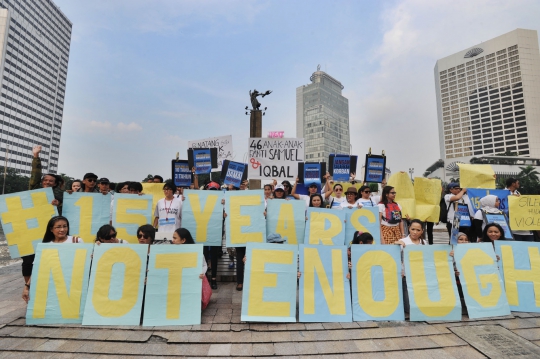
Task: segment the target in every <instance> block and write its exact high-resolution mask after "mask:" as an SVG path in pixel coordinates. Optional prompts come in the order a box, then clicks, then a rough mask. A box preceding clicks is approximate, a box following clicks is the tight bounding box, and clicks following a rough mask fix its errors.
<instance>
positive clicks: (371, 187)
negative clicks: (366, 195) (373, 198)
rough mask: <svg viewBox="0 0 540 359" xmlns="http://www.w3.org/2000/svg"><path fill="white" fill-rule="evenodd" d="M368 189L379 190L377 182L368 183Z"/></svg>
mask: <svg viewBox="0 0 540 359" xmlns="http://www.w3.org/2000/svg"><path fill="white" fill-rule="evenodd" d="M368 186H369V189H370V191H371V192H379V184H378V183H368Z"/></svg>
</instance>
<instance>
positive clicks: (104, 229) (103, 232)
mask: <svg viewBox="0 0 540 359" xmlns="http://www.w3.org/2000/svg"><path fill="white" fill-rule="evenodd" d="M111 231H113V232H114V233H116V229H114V227H113V226H111V225H110V224H104V225H103V226H101V228H100V229H98V231H97V233H96V242H97V241H99V240H101V239H105V237H107V236H108V235H109V234H110V233H111ZM137 234H138V233H137Z"/></svg>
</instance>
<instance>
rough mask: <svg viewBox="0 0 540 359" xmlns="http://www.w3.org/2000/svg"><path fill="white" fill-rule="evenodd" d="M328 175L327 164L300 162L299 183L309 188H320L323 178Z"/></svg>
mask: <svg viewBox="0 0 540 359" xmlns="http://www.w3.org/2000/svg"><path fill="white" fill-rule="evenodd" d="M325 174H326V163H324V162H305V163H304V162H300V163H298V178H299V182H300V183H303V184H304V186H306V187H309V186H310V185H312V184H316V185H317V187H320V186H321V184H322V181H323V177H324V175H325Z"/></svg>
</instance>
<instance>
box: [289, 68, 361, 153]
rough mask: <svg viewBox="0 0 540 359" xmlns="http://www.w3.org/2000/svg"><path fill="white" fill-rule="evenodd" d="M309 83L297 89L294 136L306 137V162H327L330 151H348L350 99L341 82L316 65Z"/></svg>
mask: <svg viewBox="0 0 540 359" xmlns="http://www.w3.org/2000/svg"><path fill="white" fill-rule="evenodd" d="M310 80H311V84H309V85H304V86H300V87H298V88H297V89H296V136H297V137H303V138H304V140H305V146H306V148H305V150H304V151H305V157H304V158H305V161H306V162H327V161H328V156H329V155H330V154H332V153H333V154H349V153H350V144H351V142H350V135H349V100H347V99H346V98H345V97H343V96H342V95H341V91H342V90H343V85H342V84H341V82H339V81H338V80H336V79H335V78H333V77H332V76H330V75H328V74H327V73H326V72H324V71H320V69H319V68H318V69H317V71H316V72H314V73H313V74H312V75H311V77H310Z"/></svg>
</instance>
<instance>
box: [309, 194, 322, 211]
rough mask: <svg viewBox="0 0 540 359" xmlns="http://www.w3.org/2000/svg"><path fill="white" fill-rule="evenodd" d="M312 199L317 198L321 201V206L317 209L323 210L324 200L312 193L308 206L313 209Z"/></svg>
mask: <svg viewBox="0 0 540 359" xmlns="http://www.w3.org/2000/svg"><path fill="white" fill-rule="evenodd" d="M314 197H319V198H320V199H321V206H320V207H319V208H324V199H323V198H322V196H321V195H320V194H319V193H314V194H312V195H311V196H310V197H309V206H310V207H313V198H314Z"/></svg>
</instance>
